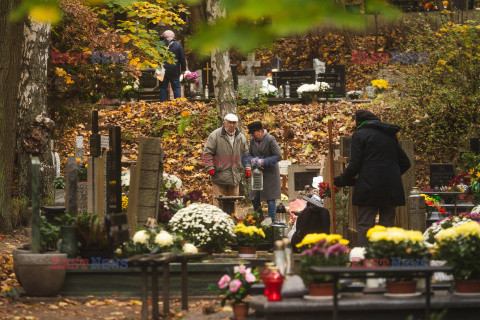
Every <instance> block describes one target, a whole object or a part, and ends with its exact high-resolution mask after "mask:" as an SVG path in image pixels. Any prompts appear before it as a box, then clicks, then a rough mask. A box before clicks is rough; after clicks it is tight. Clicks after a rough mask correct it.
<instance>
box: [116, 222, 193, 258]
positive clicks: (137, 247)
mask: <svg viewBox="0 0 480 320" xmlns="http://www.w3.org/2000/svg"><path fill="white" fill-rule="evenodd" d="M166 252H172V253H181V252H185V253H198V250H197V248H196V247H195V246H194V245H193V244H191V243H187V242H186V241H184V240H183V239H182V237H181V236H179V235H177V234H175V233H170V232H168V231H165V230H156V229H146V230H140V231H137V232H136V233H135V235H134V236H133V238H132V240H130V241H128V242H126V243H124V244H123V245H122V247H121V248H119V249H118V250H117V251H116V253H117V254H119V255H120V256H122V257H130V256H133V255H136V254H147V253H151V254H154V253H166Z"/></svg>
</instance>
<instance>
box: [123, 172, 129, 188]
mask: <svg viewBox="0 0 480 320" xmlns="http://www.w3.org/2000/svg"><path fill="white" fill-rule="evenodd" d="M121 180H122V187H130V170H123V171H122V175H121Z"/></svg>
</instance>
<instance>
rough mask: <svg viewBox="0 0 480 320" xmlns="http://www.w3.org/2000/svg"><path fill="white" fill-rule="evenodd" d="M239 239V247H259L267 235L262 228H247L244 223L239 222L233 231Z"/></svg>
mask: <svg viewBox="0 0 480 320" xmlns="http://www.w3.org/2000/svg"><path fill="white" fill-rule="evenodd" d="M233 233H235V235H236V237H237V244H238V246H239V247H255V248H256V247H258V246H259V245H260V242H261V241H262V240H263V239H265V233H264V232H263V230H262V228H257V227H255V226H246V225H245V224H244V223H243V222H239V223H238V224H237V225H236V227H235V229H234V230H233Z"/></svg>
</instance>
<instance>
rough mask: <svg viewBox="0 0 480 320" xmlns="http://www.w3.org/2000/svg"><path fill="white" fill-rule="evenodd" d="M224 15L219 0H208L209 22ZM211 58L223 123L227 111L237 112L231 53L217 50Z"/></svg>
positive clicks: (218, 106)
mask: <svg viewBox="0 0 480 320" xmlns="http://www.w3.org/2000/svg"><path fill="white" fill-rule="evenodd" d="M223 16H225V10H224V9H222V8H220V3H219V0H207V19H208V22H209V23H211V24H214V23H215V19H217V18H219V17H223ZM211 59H212V69H213V85H214V90H215V100H216V103H217V113H218V117H219V120H220V123H222V121H221V120H222V119H223V117H224V116H225V115H226V114H227V113H234V114H237V101H236V100H235V88H234V86H233V76H232V69H231V68H230V54H229V52H228V51H223V50H215V51H213V52H212V54H211Z"/></svg>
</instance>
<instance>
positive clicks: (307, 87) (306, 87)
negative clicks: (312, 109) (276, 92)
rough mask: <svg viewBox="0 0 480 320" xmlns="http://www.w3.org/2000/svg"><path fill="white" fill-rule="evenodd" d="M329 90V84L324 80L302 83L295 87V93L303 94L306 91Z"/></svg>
mask: <svg viewBox="0 0 480 320" xmlns="http://www.w3.org/2000/svg"><path fill="white" fill-rule="evenodd" d="M328 90H330V85H329V84H328V83H326V82H315V84H308V83H305V84H302V85H301V86H300V87H298V89H297V93H299V94H304V93H306V92H325V91H328Z"/></svg>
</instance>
